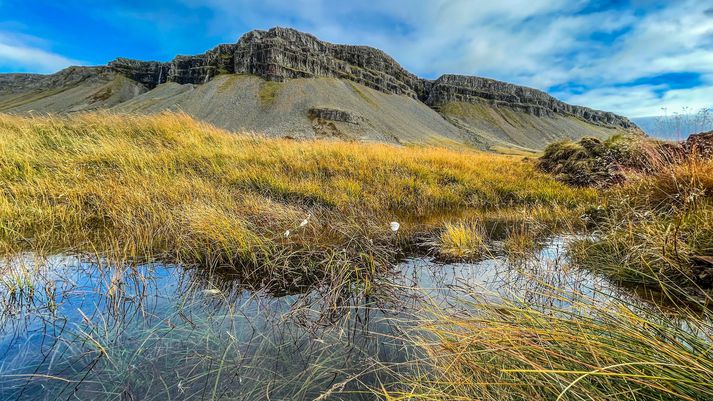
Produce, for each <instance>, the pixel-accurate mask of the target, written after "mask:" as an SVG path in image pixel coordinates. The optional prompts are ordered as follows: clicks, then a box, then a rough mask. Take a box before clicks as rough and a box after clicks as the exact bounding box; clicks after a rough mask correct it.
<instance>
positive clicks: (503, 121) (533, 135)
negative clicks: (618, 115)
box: [439, 102, 626, 150]
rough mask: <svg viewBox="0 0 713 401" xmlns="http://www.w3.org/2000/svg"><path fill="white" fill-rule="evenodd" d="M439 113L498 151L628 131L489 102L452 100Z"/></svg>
mask: <svg viewBox="0 0 713 401" xmlns="http://www.w3.org/2000/svg"><path fill="white" fill-rule="evenodd" d="M439 112H440V113H441V114H442V115H443V116H444V117H445V118H446V119H447V120H448V121H449V122H451V123H452V124H453V125H455V126H456V127H458V128H461V129H463V130H464V131H465V132H468V133H470V134H471V135H473V136H474V137H475V138H477V142H478V143H480V144H481V146H482V147H484V148H488V149H494V150H497V149H498V148H499V147H512V148H516V149H521V150H541V149H544V148H545V146H547V144H549V143H552V142H555V141H561V140H564V139H579V138H582V137H586V136H591V137H597V138H607V137H609V136H612V135H615V134H619V133H626V131H624V130H621V129H615V128H610V127H603V126H597V125H594V124H590V123H587V122H586V121H584V120H581V119H578V118H576V117H573V116H562V115H554V116H542V117H538V116H535V115H532V114H528V113H524V112H521V111H517V110H514V109H511V108H508V107H497V106H493V105H490V104H488V103H486V102H482V103H463V102H450V103H446V104H444V105H442V106H440V107H439Z"/></svg>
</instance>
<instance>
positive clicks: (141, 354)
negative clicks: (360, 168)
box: [0, 238, 621, 400]
mask: <svg viewBox="0 0 713 401" xmlns="http://www.w3.org/2000/svg"><path fill="white" fill-rule="evenodd" d="M566 241H567V239H566V238H554V239H552V240H549V241H548V242H547V243H546V244H544V246H543V247H542V248H541V249H540V250H538V251H537V252H535V253H534V254H533V255H532V256H530V257H528V258H526V259H523V260H518V261H512V260H509V259H508V258H507V257H505V256H493V257H491V258H486V259H484V260H482V261H479V262H477V263H453V264H444V263H439V262H438V261H435V260H433V259H430V258H422V257H419V258H411V259H406V260H403V261H402V262H400V263H399V264H398V265H396V266H394V268H393V270H392V271H391V272H390V273H389V274H385V275H384V276H383V277H379V278H378V279H377V280H376V282H375V285H374V286H373V288H374V289H373V290H372V291H371V292H370V293H369V295H368V296H364V295H359V294H355V295H354V296H350V297H346V298H340V299H341V301H339V302H336V301H335V299H337V298H335V297H333V296H330V294H329V291H330V290H329V289H325V288H313V289H311V290H308V291H305V292H303V293H298V292H295V293H290V292H286V293H285V292H281V293H278V294H276V293H274V292H270V291H268V290H265V289H255V288H252V287H250V286H247V285H244V284H243V283H241V281H240V280H239V279H238V278H236V277H231V276H230V274H226V273H225V272H221V273H218V272H212V271H206V270H205V269H187V268H184V267H182V266H179V265H171V264H161V263H145V264H138V265H136V264H133V265H128V264H120V265H116V264H112V263H108V262H107V261H104V260H97V259H96V258H89V257H83V256H77V255H57V256H52V257H49V258H45V259H42V260H38V258H36V257H34V256H33V255H23V256H21V257H16V258H13V259H9V260H5V261H4V262H3V265H2V272H3V273H2V281H1V283H2V285H1V286H0V300H1V301H2V304H1V305H0V400H327V399H329V400H371V399H378V396H377V395H376V394H375V393H374V391H377V392H378V390H379V388H381V386H385V387H388V386H389V385H390V384H393V383H394V382H395V381H397V380H398V377H399V375H401V374H408V373H409V371H410V370H411V369H415V366H416V362H415V361H418V360H419V359H420V358H422V357H423V352H422V351H421V350H419V349H418V347H416V346H415V345H414V341H412V340H411V338H412V337H413V336H415V335H418V333H419V332H420V330H419V322H422V321H425V320H427V319H428V318H429V314H430V313H431V312H430V311H433V310H439V311H447V312H449V313H450V312H452V313H458V311H459V310H465V309H468V308H471V307H475V306H474V305H475V303H474V302H472V301H474V300H475V299H476V298H477V299H479V300H481V301H482V299H486V300H488V301H489V302H493V303H498V302H502V301H503V300H509V301H515V302H522V303H527V304H528V305H543V306H547V305H553V304H555V305H556V306H559V307H565V308H566V307H567V305H568V303H569V302H572V301H574V300H580V299H586V300H587V302H601V303H606V302H607V301H608V299H610V297H611V296H612V295H614V294H616V295H617V296H621V292H620V291H621V290H619V289H618V288H617V287H616V286H614V285H612V284H611V283H610V282H608V281H607V280H606V279H604V278H602V277H599V276H597V275H594V274H592V273H589V272H585V271H582V270H579V269H576V268H573V267H571V266H569V265H568V262H567V259H566V257H565V255H564V245H565V243H566ZM563 293H564V294H569V295H568V296H566V297H562V296H561V294H563ZM558 294H559V295H558Z"/></svg>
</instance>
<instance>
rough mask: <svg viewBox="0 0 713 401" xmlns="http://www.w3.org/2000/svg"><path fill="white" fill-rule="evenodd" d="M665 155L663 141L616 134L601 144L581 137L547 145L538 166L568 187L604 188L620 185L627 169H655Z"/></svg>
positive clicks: (641, 170)
mask: <svg viewBox="0 0 713 401" xmlns="http://www.w3.org/2000/svg"><path fill="white" fill-rule="evenodd" d="M666 154H667V152H666V150H665V147H664V144H663V143H662V142H659V141H656V140H652V139H649V138H644V137H641V136H633V135H615V136H612V137H610V138H609V139H607V140H604V141H602V140H600V139H597V138H582V139H580V140H579V141H578V142H572V141H562V142H556V143H553V144H551V145H549V146H547V148H546V149H545V152H544V154H543V155H542V157H541V158H540V159H539V161H538V167H539V169H540V170H542V171H545V172H548V173H550V174H553V175H555V176H556V177H557V179H558V180H559V181H562V182H565V183H567V184H569V185H574V186H580V187H586V186H599V187H607V186H611V185H613V184H618V183H622V182H623V181H624V179H625V173H626V172H627V170H633V171H636V172H651V171H655V170H657V169H658V168H659V166H661V165H662V164H664V161H665V159H666Z"/></svg>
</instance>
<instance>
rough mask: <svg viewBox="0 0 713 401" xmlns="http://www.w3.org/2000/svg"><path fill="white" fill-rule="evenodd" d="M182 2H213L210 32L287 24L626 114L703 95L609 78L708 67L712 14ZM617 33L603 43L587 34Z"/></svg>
mask: <svg viewBox="0 0 713 401" xmlns="http://www.w3.org/2000/svg"><path fill="white" fill-rule="evenodd" d="M183 1H184V2H186V3H187V4H189V5H194V6H199V5H200V6H204V5H206V4H207V5H208V6H209V7H212V8H213V9H215V10H216V13H215V15H216V17H215V20H214V21H213V24H214V28H213V29H214V31H215V32H221V31H222V32H225V30H230V29H235V28H234V27H235V26H236V24H235V22H236V21H240V22H242V24H237V25H240V26H246V25H247V26H252V27H256V28H269V27H271V26H274V25H282V26H285V25H287V26H293V27H295V28H297V29H302V30H305V31H309V32H311V33H314V34H315V35H317V36H318V37H320V38H323V39H325V40H329V41H333V42H341V43H354V44H368V45H372V46H375V47H379V48H381V49H383V50H385V51H386V52H387V53H389V54H391V55H392V56H394V58H396V60H398V61H399V62H401V63H402V64H403V65H404V66H405V67H407V68H408V69H410V70H412V71H414V72H416V73H418V74H421V75H429V76H437V75H440V74H442V73H461V74H473V75H483V76H489V77H493V78H497V79H502V80H506V81H510V82H515V83H519V84H522V85H528V86H534V87H537V88H540V89H547V88H549V87H553V86H561V85H565V84H575V85H578V86H584V87H587V88H592V89H591V90H589V91H588V92H587V93H585V94H576V93H569V92H566V91H562V92H559V93H555V95H557V96H559V97H561V98H563V100H566V101H570V102H577V103H583V104H586V105H589V106H593V107H602V108H606V109H608V110H611V111H615V112H619V113H622V114H626V115H630V116H636V115H640V113H650V112H651V111H652V110H654V109H658V108H659V107H660V106H664V104H662V102H665V101H670V102H673V103H675V106H674V105H668V107H670V108H671V107H678V106H679V105H690V107H694V106H695V105H698V104H700V103H701V102H704V101H705V99H704V97H705V93H707V90H706V89H703V88H692V89H689V90H684V89H681V90H676V91H669V93H668V94H667V95H666V96H664V97H662V98H660V97H658V96H657V95H656V91H655V90H656V89H660V88H653V87H646V86H641V87H637V88H636V89H632V88H625V89H622V88H619V87H615V86H614V85H615V84H620V83H626V82H631V81H635V80H637V79H641V78H646V77H650V76H655V75H660V74H665V73H671V72H691V71H693V72H699V73H703V74H710V73H713V18H711V15H709V14H710V11H708V14H706V12H707V10H710V9H711V8H712V7H713V6H712V5H711V4H710V3H709V2H708V1H700V0H677V1H671V2H666V3H664V2H662V3H660V4H658V7H651V5H652V4H654V3H653V2H647V1H642V2H634V3H633V7H640V8H639V9H636V8H633V7H628V8H619V9H608V10H604V11H600V12H592V11H591V10H588V11H586V12H581V11H583V10H584V9H585V7H591V8H595V7H596V2H594V1H588V0H511V1H492V0H418V1H409V0H392V1H385V2H381V3H380V4H376V3H375V2H340V3H335V2H329V1H326V0H304V1H298V0H263V1H262V2H261V3H260V5H255V3H253V2H247V1H242V0H239V1H230V0H209V1H208V2H198V1H197V0H183ZM248 3H249V4H248ZM706 3H708V4H706ZM654 5H655V4H654ZM641 10H645V12H643V13H642V12H641ZM371 21H374V22H373V23H372V22H371ZM378 21H383V22H381V23H379V22H378ZM240 33H242V32H231V34H233V35H234V36H236V37H237V36H238V35H239V34H240ZM617 33H618V34H619V36H618V37H617V39H616V40H615V41H614V42H613V43H607V42H602V41H596V40H593V38H592V35H593V34H598V35H600V36H601V35H604V36H606V35H612V34H617ZM711 103H713V97H711ZM645 104H650V105H649V106H646V107H644V106H643V105H645ZM604 106H607V107H604Z"/></svg>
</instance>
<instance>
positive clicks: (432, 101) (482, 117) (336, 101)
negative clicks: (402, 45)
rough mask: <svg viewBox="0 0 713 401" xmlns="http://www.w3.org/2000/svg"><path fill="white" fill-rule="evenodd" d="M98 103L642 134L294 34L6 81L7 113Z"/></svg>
mask: <svg viewBox="0 0 713 401" xmlns="http://www.w3.org/2000/svg"><path fill="white" fill-rule="evenodd" d="M242 76H245V79H243V78H240V79H233V80H231V79H229V78H230V77H242ZM250 76H254V77H257V78H259V79H258V80H257V81H256V80H254V79H248V77H250ZM315 78H318V79H316V80H315ZM216 80H217V81H219V82H213V81H216ZM310 80H314V82H310ZM270 82H272V83H273V84H270ZM340 82H341V84H339V83H340ZM346 82H349V84H346ZM335 88H336V89H335ZM328 91H334V92H333V93H328ZM266 97H267V98H269V99H268V100H270V101H269V102H265V98H266ZM387 105H388V106H387ZM97 108H111V109H116V110H119V111H132V112H153V111H159V110H163V109H180V110H183V111H185V112H187V113H189V114H192V115H195V116H196V117H198V118H202V119H205V120H207V121H209V122H212V123H215V124H217V125H219V126H223V127H226V128H229V129H250V130H256V131H259V132H264V133H267V134H271V135H290V136H299V137H311V136H315V135H316V136H321V135H336V136H343V137H350V138H361V139H374V140H387V141H394V142H415V143H419V142H425V143H430V142H431V140H432V139H433V138H439V141H440V139H443V140H447V141H454V142H456V143H468V144H472V145H477V146H479V147H483V148H488V147H510V146H512V147H520V148H527V149H537V148H542V147H543V146H544V145H545V144H546V143H548V142H550V141H552V140H556V139H560V138H578V137H582V136H585V135H594V136H605V135H611V134H613V133H617V132H624V131H627V132H639V130H638V128H637V127H636V125H634V124H633V123H631V122H630V121H629V120H628V119H626V118H624V117H621V116H617V115H615V114H613V113H607V112H603V111H598V110H592V109H589V108H586V107H580V106H572V105H569V104H566V103H563V102H561V101H559V100H557V99H555V98H553V97H552V96H550V95H548V94H546V93H544V92H542V91H539V90H535V89H531V88H526V87H522V86H517V85H512V84H508V83H505V82H500V81H495V80H491V79H486V78H479V77H466V76H458V75H444V76H442V77H440V78H438V79H436V80H433V81H431V80H425V79H421V78H418V77H417V76H415V75H414V74H411V73H410V72H408V71H406V70H405V69H404V68H403V67H401V66H400V65H399V64H398V63H397V62H396V61H395V60H394V59H392V58H391V57H389V56H388V55H387V54H385V53H384V52H382V51H380V50H378V49H374V48H370V47H366V46H347V45H335V44H331V43H327V42H324V41H321V40H319V39H317V38H315V37H314V36H312V35H309V34H306V33H302V32H299V31H296V30H293V29H285V28H273V29H271V30H269V31H252V32H249V33H247V34H245V35H243V36H242V37H241V38H240V40H239V41H238V42H237V43H235V44H223V45H219V46H218V47H216V48H214V49H212V50H210V51H208V52H206V53H204V54H200V55H196V56H177V57H176V58H174V59H173V60H171V61H170V62H156V61H148V62H147V61H138V60H130V59H125V58H119V59H116V60H114V61H112V62H110V63H109V65H108V66H106V67H72V68H69V69H66V70H63V71H60V72H59V73H57V74H53V75H48V76H40V75H32V74H0V111H6V112H26V111H31V110H34V111H51V112H72V111H79V110H90V109H97ZM217 110H222V112H221V113H218V112H217ZM431 110H435V111H437V112H440V113H441V115H442V117H445V119H444V118H442V117H440V116H439V115H438V114H437V113H436V112H433V111H431ZM380 113H381V114H380ZM394 113H395V114H394ZM398 113H405V114H401V115H398ZM409 131H410V132H409ZM414 132H415V133H416V134H414ZM402 139H407V140H402Z"/></svg>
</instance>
